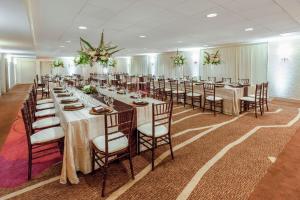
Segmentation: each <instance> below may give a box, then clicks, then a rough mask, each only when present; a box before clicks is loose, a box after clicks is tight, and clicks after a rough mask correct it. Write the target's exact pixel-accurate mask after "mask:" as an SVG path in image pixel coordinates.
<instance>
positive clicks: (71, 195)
mask: <svg viewBox="0 0 300 200" xmlns="http://www.w3.org/2000/svg"><path fill="white" fill-rule="evenodd" d="M297 106H298V105H296V104H289V105H286V104H284V103H281V102H275V103H273V104H271V105H270V111H269V112H267V113H265V115H264V116H262V117H261V116H259V118H258V119H256V118H255V117H254V114H253V113H247V114H243V115H240V116H239V117H235V116H227V115H221V114H218V115H217V116H216V117H214V116H213V115H212V114H211V113H209V112H205V113H203V112H202V111H201V110H199V109H195V110H192V109H191V108H189V107H187V108H183V107H182V106H181V105H177V106H176V107H175V108H174V116H173V125H172V135H173V147H174V155H175V160H172V159H171V157H170V152H169V149H168V147H167V146H164V147H161V148H159V149H158V150H157V153H156V169H155V171H151V167H150V160H151V157H150V156H151V155H150V152H147V153H142V154H141V156H136V157H135V158H134V160H133V164H134V171H135V175H136V177H135V180H131V179H130V172H129V166H128V161H122V162H120V163H114V164H112V165H111V166H110V168H109V170H108V179H107V190H106V199H124V200H125V199H180V200H182V199H248V198H249V196H250V195H251V193H252V191H253V190H254V189H255V187H256V185H257V184H258V183H259V182H260V180H261V179H262V178H263V177H264V175H265V174H266V173H267V170H268V168H269V167H270V166H271V165H272V164H273V161H274V159H276V158H277V157H278V155H279V154H280V152H281V151H282V150H283V148H284V147H285V145H286V144H287V143H288V142H289V140H290V139H291V137H292V136H293V135H294V134H295V133H296V130H297V129H298V128H300V114H299V110H298V109H297ZM60 169H61V164H57V165H54V166H52V167H50V168H49V169H48V170H46V171H44V172H43V173H42V174H40V175H37V176H35V177H34V180H33V181H31V182H27V183H25V184H23V185H22V186H19V187H16V188H8V189H7V188H6V189H4V188H3V189H0V196H3V195H6V194H9V193H11V192H14V191H19V190H20V189H22V188H26V190H24V191H26V192H24V191H21V192H20V191H19V193H20V194H18V195H17V196H16V197H15V199H39V198H40V199H58V198H59V199H62V198H64V199H101V197H100V191H101V184H100V181H101V175H100V173H99V172H97V173H96V174H95V175H82V174H79V177H80V183H79V184H78V185H69V184H67V185H62V184H60V183H59V182H58V180H57V176H59V174H60ZM53 177H54V179H51V178H53ZM49 179H50V180H49ZM43 181H47V183H46V184H44V182H43ZM37 183H39V184H40V185H37ZM28 186H31V187H33V188H34V189H33V188H31V187H28ZM37 186H40V187H37ZM27 190H28V191H27ZM22 192H24V193H22Z"/></svg>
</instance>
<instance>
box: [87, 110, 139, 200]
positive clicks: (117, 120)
mask: <svg viewBox="0 0 300 200" xmlns="http://www.w3.org/2000/svg"><path fill="white" fill-rule="evenodd" d="M104 122H105V124H104V125H105V134H104V135H101V136H98V137H96V138H94V139H93V141H92V171H94V170H95V162H96V163H97V164H98V165H99V167H100V168H102V173H103V179H102V192H101V196H102V197H104V194H105V184H106V176H107V168H108V165H109V163H111V162H113V161H115V160H119V159H121V158H124V157H127V158H128V159H129V164H130V171H131V177H132V179H134V173H133V166H132V158H131V155H132V154H131V146H130V145H131V134H132V125H133V110H127V111H122V112H118V113H111V114H106V115H105V116H104Z"/></svg>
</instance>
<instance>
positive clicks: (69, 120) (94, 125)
mask: <svg viewBox="0 0 300 200" xmlns="http://www.w3.org/2000/svg"><path fill="white" fill-rule="evenodd" d="M78 92H80V91H78ZM101 93H102V94H104V95H107V96H111V97H113V98H114V99H115V101H119V102H122V103H123V104H125V105H127V106H130V107H133V108H135V113H136V116H135V119H137V121H136V125H141V124H143V123H147V122H150V121H151V120H152V107H151V106H152V103H161V101H159V100H156V99H152V98H144V100H146V101H148V102H149V104H148V105H146V106H136V107H135V106H134V105H133V104H132V101H133V99H131V98H130V96H131V95H132V94H130V93H129V94H124V95H123V94H117V93H116V92H114V91H109V90H107V89H101ZM81 95H85V94H81ZM51 96H52V98H53V99H54V103H55V108H56V110H57V115H58V116H59V117H60V119H61V126H62V127H63V128H64V131H65V144H64V157H63V166H62V171H61V177H60V182H61V183H63V184H66V183H67V181H69V182H70V183H71V184H78V183H79V178H78V176H77V172H78V171H80V172H82V173H83V174H88V173H90V172H91V169H92V167H91V153H90V152H91V148H90V142H91V141H92V140H93V139H94V138H95V137H97V136H100V135H104V133H105V132H104V115H91V114H89V111H90V109H91V107H89V106H86V107H85V108H83V109H81V110H77V111H65V110H64V109H63V106H64V105H63V104H61V103H60V102H61V100H62V99H64V98H66V97H62V98H60V97H57V94H54V93H53V91H52V92H51ZM87 98H91V97H87ZM79 99H80V98H79ZM93 101H94V102H96V103H97V105H103V103H102V102H101V101H97V100H96V99H93ZM116 110H117V109H116ZM133 137H134V135H133ZM133 141H135V142H136V140H133Z"/></svg>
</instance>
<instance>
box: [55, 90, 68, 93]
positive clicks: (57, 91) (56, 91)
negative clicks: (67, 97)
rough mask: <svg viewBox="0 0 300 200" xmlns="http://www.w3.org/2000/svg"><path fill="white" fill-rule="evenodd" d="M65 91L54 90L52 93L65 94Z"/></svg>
mask: <svg viewBox="0 0 300 200" xmlns="http://www.w3.org/2000/svg"><path fill="white" fill-rule="evenodd" d="M65 92H66V90H54V93H65Z"/></svg>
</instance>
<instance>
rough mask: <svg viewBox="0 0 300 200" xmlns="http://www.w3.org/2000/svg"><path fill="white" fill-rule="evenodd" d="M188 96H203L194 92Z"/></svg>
mask: <svg viewBox="0 0 300 200" xmlns="http://www.w3.org/2000/svg"><path fill="white" fill-rule="evenodd" d="M186 96H189V97H191V96H194V97H200V96H201V94H199V93H195V92H194V93H192V92H189V93H187V94H186Z"/></svg>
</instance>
